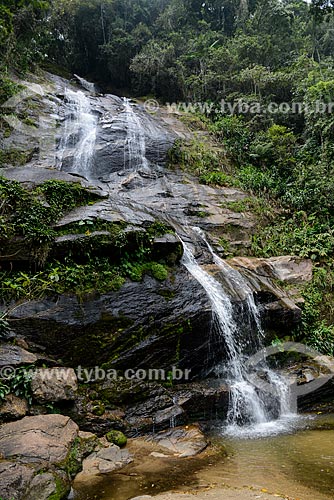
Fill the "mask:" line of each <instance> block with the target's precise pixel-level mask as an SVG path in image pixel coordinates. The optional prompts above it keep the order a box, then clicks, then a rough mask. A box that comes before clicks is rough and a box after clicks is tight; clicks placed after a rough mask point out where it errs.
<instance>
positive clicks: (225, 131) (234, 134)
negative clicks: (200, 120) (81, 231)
mask: <svg viewBox="0 0 334 500" xmlns="http://www.w3.org/2000/svg"><path fill="white" fill-rule="evenodd" d="M210 130H211V131H212V132H213V133H214V134H215V136H216V137H217V139H218V140H219V141H221V142H222V144H223V145H224V146H225V148H226V150H227V151H228V153H229V155H230V157H231V158H232V160H233V161H234V162H235V163H236V164H237V165H242V163H244V162H245V161H246V160H247V158H248V156H247V153H248V149H249V146H250V141H251V134H250V131H249V129H248V127H247V126H246V123H245V120H244V118H243V117H242V116H235V115H232V116H223V117H221V118H219V119H217V120H215V121H214V122H213V124H212V126H211V127H210Z"/></svg>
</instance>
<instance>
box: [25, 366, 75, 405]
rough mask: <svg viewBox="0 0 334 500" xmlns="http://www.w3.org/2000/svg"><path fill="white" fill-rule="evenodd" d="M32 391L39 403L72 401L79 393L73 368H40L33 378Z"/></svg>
mask: <svg viewBox="0 0 334 500" xmlns="http://www.w3.org/2000/svg"><path fill="white" fill-rule="evenodd" d="M31 389H32V394H33V397H34V399H35V400H36V401H37V402H39V403H42V404H43V403H50V402H53V403H58V402H60V401H72V400H74V399H75V396H76V393H77V391H78V380H77V376H76V374H75V371H74V370H73V368H38V369H37V370H36V371H35V372H34V373H33V376H32V380H31Z"/></svg>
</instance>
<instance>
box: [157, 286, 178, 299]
mask: <svg viewBox="0 0 334 500" xmlns="http://www.w3.org/2000/svg"><path fill="white" fill-rule="evenodd" d="M157 293H158V294H159V295H161V296H162V297H164V298H165V299H166V300H168V301H169V300H173V299H174V298H175V292H174V290H169V289H165V290H159V291H158V292H157Z"/></svg>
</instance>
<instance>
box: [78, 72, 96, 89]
mask: <svg viewBox="0 0 334 500" xmlns="http://www.w3.org/2000/svg"><path fill="white" fill-rule="evenodd" d="M74 76H75V78H76V79H77V80H78V82H79V83H80V85H81V86H82V87H83V88H84V89H86V90H88V92H91V93H92V94H94V92H96V87H95V84H94V83H92V82H88V81H87V80H85V79H84V78H81V76H78V75H76V74H74Z"/></svg>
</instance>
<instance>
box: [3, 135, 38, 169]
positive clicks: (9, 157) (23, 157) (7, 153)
mask: <svg viewBox="0 0 334 500" xmlns="http://www.w3.org/2000/svg"><path fill="white" fill-rule="evenodd" d="M8 134H9V132H8V129H6V132H5V135H6V136H7V137H8ZM32 154H33V150H30V151H24V152H22V151H21V150H19V149H2V150H0V168H1V167H6V166H8V165H9V166H20V165H25V164H26V163H28V161H29V160H30V159H31V157H32Z"/></svg>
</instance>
